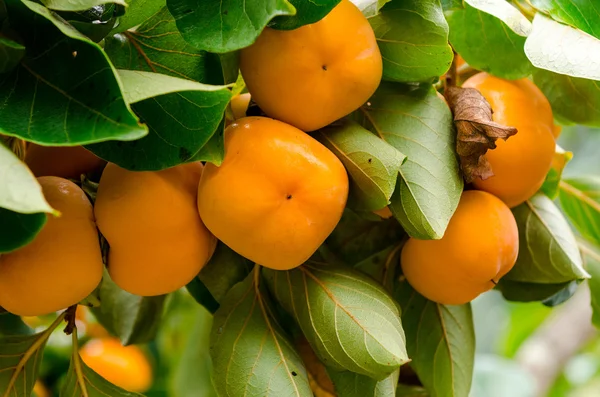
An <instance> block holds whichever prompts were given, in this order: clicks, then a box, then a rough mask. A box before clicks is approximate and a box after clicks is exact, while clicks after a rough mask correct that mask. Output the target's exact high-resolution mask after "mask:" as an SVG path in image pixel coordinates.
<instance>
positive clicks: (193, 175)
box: [94, 162, 216, 296]
mask: <svg viewBox="0 0 600 397" xmlns="http://www.w3.org/2000/svg"><path fill="white" fill-rule="evenodd" d="M201 174H202V164H201V163H200V162H194V163H188V164H183V165H179V166H177V167H172V168H168V169H166V170H162V171H142V172H136V171H128V170H125V169H123V168H121V167H119V166H117V165H116V164H113V163H109V164H108V165H107V166H106V168H105V169H104V172H103V174H102V177H101V179H100V183H99V185H98V193H97V195H96V204H95V206H94V210H95V214H96V219H97V223H98V228H99V229H100V232H102V234H103V235H104V237H105V238H106V240H107V241H108V243H109V245H110V251H109V254H108V271H109V273H110V276H111V278H112V279H113V281H114V282H115V283H116V284H117V285H118V286H119V287H121V288H122V289H124V290H125V291H128V292H130V293H132V294H136V295H142V296H153V295H162V294H167V293H170V292H173V291H175V290H177V289H179V288H181V287H183V286H184V285H186V284H187V283H189V282H190V281H191V280H192V279H193V278H194V277H195V276H196V275H197V274H198V272H200V269H202V267H203V266H204V265H205V264H206V262H208V260H209V259H210V257H211V255H212V253H213V251H214V248H215V246H216V240H215V238H214V236H212V235H211V234H210V232H209V231H208V230H207V229H206V227H205V226H204V224H203V223H202V220H201V219H200V217H199V216H198V210H197V208H196V195H197V193H198V181H199V180H200V175H201Z"/></svg>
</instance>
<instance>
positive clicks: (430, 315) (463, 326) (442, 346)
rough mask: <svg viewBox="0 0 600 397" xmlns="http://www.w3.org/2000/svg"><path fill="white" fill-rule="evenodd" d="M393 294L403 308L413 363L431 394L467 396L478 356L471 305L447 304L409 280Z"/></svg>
mask: <svg viewBox="0 0 600 397" xmlns="http://www.w3.org/2000/svg"><path fill="white" fill-rule="evenodd" d="M394 298H395V299H396V300H397V301H398V303H399V304H400V307H401V308H402V324H404V328H405V331H406V346H407V348H408V355H409V357H410V358H411V359H412V362H411V367H412V368H413V369H414V371H415V372H416V373H417V375H418V376H419V379H420V381H421V383H422V384H423V386H425V388H426V389H427V391H428V392H429V393H430V394H431V396H432V397H466V396H468V395H469V390H470V389H471V379H472V377H473V362H474V360H475V331H474V327H473V313H472V311H471V305H470V304H465V305H459V306H454V305H451V306H446V305H441V304H439V303H435V302H432V301H430V300H428V299H426V298H424V297H423V296H421V295H420V294H419V293H418V292H416V291H415V290H414V289H413V288H412V287H411V286H410V285H409V284H408V282H406V280H402V281H401V282H400V283H399V284H397V286H396V288H395V291H394Z"/></svg>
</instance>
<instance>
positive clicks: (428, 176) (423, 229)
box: [357, 84, 463, 239]
mask: <svg viewBox="0 0 600 397" xmlns="http://www.w3.org/2000/svg"><path fill="white" fill-rule="evenodd" d="M357 115H358V117H359V118H361V119H362V120H361V124H362V125H363V126H365V127H366V128H367V129H369V130H370V131H372V132H373V133H375V134H377V135H378V136H380V137H382V138H383V139H385V140H386V141H387V142H388V143H389V144H391V145H392V146H394V147H395V148H396V149H398V150H399V151H401V152H402V153H404V154H405V155H406V156H407V157H408V159H407V161H406V162H405V163H404V165H403V166H402V167H401V168H400V176H399V178H398V182H397V183H396V189H395V190H394V194H393V195H392V199H391V204H390V209H391V210H392V213H393V214H394V216H395V217H396V218H397V219H398V221H400V223H401V224H402V226H403V227H404V229H405V230H406V232H407V233H408V234H409V235H411V236H412V237H416V238H420V239H439V238H441V237H442V235H443V234H444V231H445V230H446V226H447V225H448V222H449V221H450V217H451V216H452V214H453V213H454V210H455V209H456V206H457V205H458V201H459V199H460V195H461V193H462V189H463V178H462V176H461V175H460V172H459V167H458V161H457V158H456V151H455V130H454V124H453V122H452V113H451V112H450V109H449V108H448V106H447V105H446V103H445V102H444V100H443V99H440V98H439V97H438V95H437V94H436V92H435V90H434V89H433V88H432V87H420V88H411V87H406V86H403V85H400V84H382V85H381V86H380V87H379V89H378V90H377V92H376V93H375V95H374V96H373V97H372V98H371V99H370V101H369V104H367V105H366V106H364V107H362V108H361V109H359V110H358V111H357Z"/></svg>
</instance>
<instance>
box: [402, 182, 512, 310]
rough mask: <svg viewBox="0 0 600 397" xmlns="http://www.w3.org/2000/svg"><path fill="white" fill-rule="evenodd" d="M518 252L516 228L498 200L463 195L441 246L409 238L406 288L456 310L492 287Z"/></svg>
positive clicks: (476, 193) (439, 242) (476, 194)
mask: <svg viewBox="0 0 600 397" xmlns="http://www.w3.org/2000/svg"><path fill="white" fill-rule="evenodd" d="M518 252H519V233H518V230H517V223H516V221H515V218H514V216H513V214H512V212H511V211H510V209H509V208H508V207H507V206H506V204H504V203H503V202H502V201H501V200H500V199H498V198H497V197H495V196H493V195H491V194H489V193H486V192H482V191H478V190H470V191H466V192H464V193H463V195H462V197H461V199H460V202H459V204H458V207H457V209H456V212H455V213H454V215H453V216H452V218H451V219H450V223H449V224H448V228H447V229H446V232H445V233H444V236H443V237H442V238H441V239H440V240H418V239H415V238H410V239H409V240H408V241H407V242H406V244H405V245H404V248H403V249H402V255H401V265H402V271H403V273H404V277H406V280H407V281H408V283H409V284H410V285H411V286H412V287H413V288H414V289H415V290H417V292H419V293H420V294H421V295H423V296H424V297H426V298H427V299H429V300H432V301H434V302H438V303H442V304H446V305H459V304H463V303H466V302H470V301H471V300H473V299H475V298H476V297H477V296H478V295H479V294H481V293H483V292H485V291H487V290H489V289H491V288H493V287H494V285H495V284H496V283H498V280H499V279H500V278H501V277H502V276H504V275H505V274H506V273H508V272H509V271H510V269H512V267H513V266H514V264H515V262H516V260H517V254H518Z"/></svg>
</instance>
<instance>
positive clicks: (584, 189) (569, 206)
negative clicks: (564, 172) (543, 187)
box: [560, 176, 600, 245]
mask: <svg viewBox="0 0 600 397" xmlns="http://www.w3.org/2000/svg"><path fill="white" fill-rule="evenodd" d="M560 205H561V207H562V209H563V212H564V213H565V215H567V218H568V219H569V220H570V221H571V223H572V224H573V225H574V226H575V228H576V229H577V231H578V232H579V233H580V234H581V235H582V236H583V237H584V238H586V239H587V240H589V241H590V242H592V243H595V244H596V245H600V177H598V176H581V177H577V178H570V179H566V180H563V181H562V182H561V183H560Z"/></svg>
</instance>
